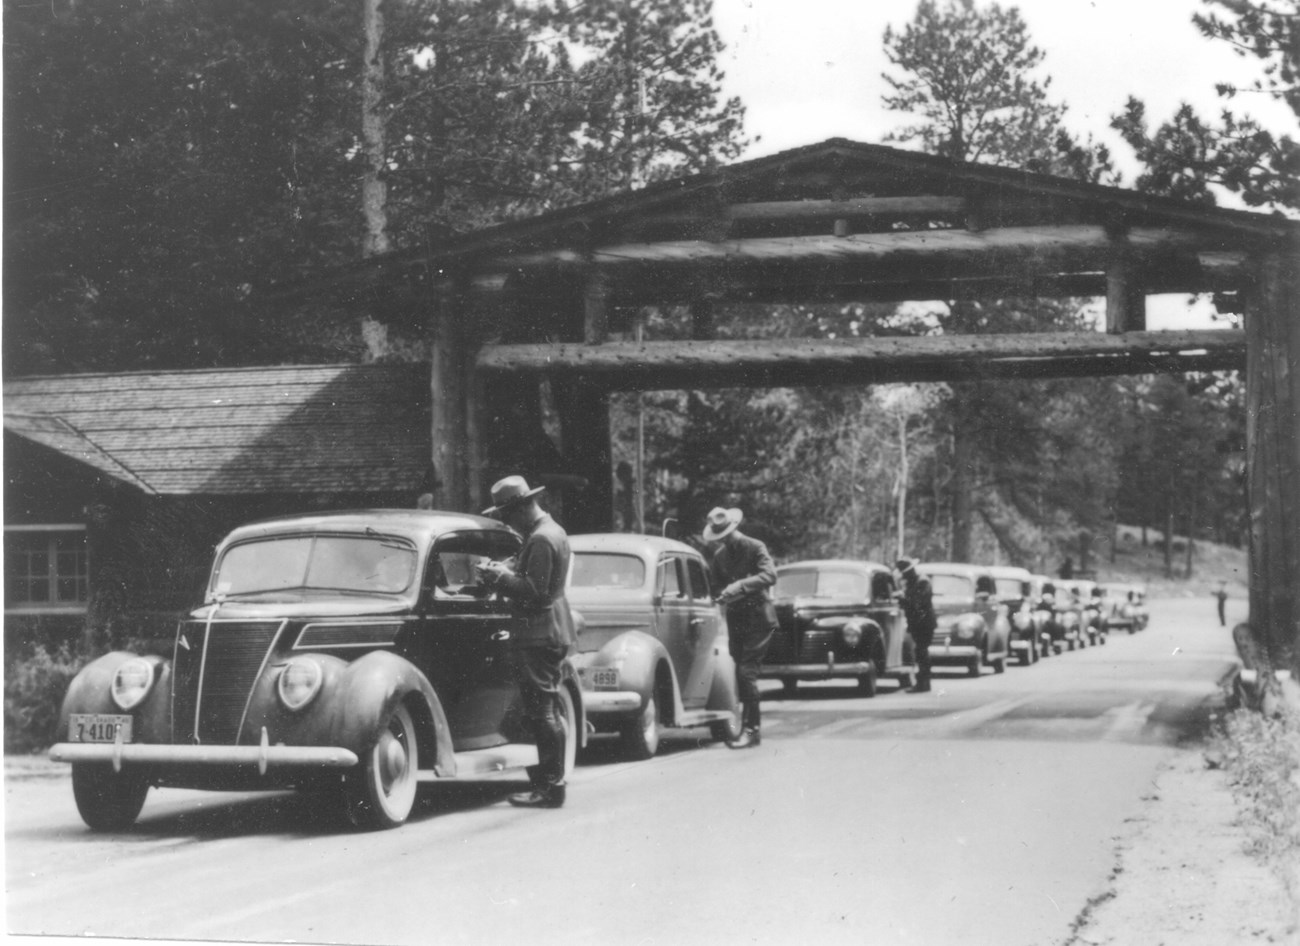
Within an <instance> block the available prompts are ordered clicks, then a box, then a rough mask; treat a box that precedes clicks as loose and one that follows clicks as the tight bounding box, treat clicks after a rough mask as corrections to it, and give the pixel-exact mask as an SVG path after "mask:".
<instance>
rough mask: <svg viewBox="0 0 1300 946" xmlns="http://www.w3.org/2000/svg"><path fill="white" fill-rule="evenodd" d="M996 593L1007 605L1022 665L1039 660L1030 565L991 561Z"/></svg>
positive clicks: (1013, 648)
mask: <svg viewBox="0 0 1300 946" xmlns="http://www.w3.org/2000/svg"><path fill="white" fill-rule="evenodd" d="M988 571H989V574H990V575H992V576H993V589H994V592H993V593H994V596H995V597H996V598H997V599H998V601H1000V602H1002V603H1003V604H1004V605H1006V607H1007V622H1008V624H1009V625H1010V643H1009V645H1008V646H1009V648H1010V650H1011V653H1012V654H1014V655H1015V656H1016V657H1018V658H1019V659H1020V663H1021V665H1022V666H1029V665H1030V664H1034V663H1037V662H1038V658H1039V652H1038V651H1039V646H1040V643H1039V634H1038V631H1037V630H1036V629H1035V627H1034V609H1033V579H1034V576H1033V574H1032V573H1031V572H1030V571H1029V569H1027V568H1016V567H1013V566H1011V565H990V566H989V569H988Z"/></svg>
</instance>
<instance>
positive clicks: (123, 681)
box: [111, 657, 153, 710]
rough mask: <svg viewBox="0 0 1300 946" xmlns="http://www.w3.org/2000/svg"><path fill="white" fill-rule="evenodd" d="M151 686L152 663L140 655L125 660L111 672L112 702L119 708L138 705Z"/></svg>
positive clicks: (127, 708)
mask: <svg viewBox="0 0 1300 946" xmlns="http://www.w3.org/2000/svg"><path fill="white" fill-rule="evenodd" d="M152 686H153V664H151V663H149V661H147V660H145V659H143V658H141V657H132V658H131V659H130V660H127V661H125V662H124V663H123V664H122V665H121V666H120V667H118V668H117V671H116V672H115V673H114V674H113V686H112V688H111V692H112V696H113V702H114V703H116V704H117V706H118V708H119V709H123V710H129V709H131V708H132V707H134V706H138V705H139V703H140V701H141V700H143V699H144V698H145V697H146V696H148V695H149V689H150V687H152Z"/></svg>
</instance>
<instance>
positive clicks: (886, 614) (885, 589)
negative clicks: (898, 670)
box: [868, 569, 905, 672]
mask: <svg viewBox="0 0 1300 946" xmlns="http://www.w3.org/2000/svg"><path fill="white" fill-rule="evenodd" d="M896 590H897V586H896V585H895V584H894V576H893V575H891V574H890V573H889V572H887V571H884V570H883V569H882V570H880V571H876V572H873V573H872V575H871V609H870V611H869V612H868V613H869V614H870V615H871V618H872V620H874V621H876V623H878V624H879V625H880V629H881V630H882V631H883V632H884V634H885V666H884V667H877V668H876V669H877V670H880V671H882V672H883V671H885V670H886V669H889V668H893V667H898V666H901V665H902V664H903V628H904V624H905V621H904V618H903V611H902V609H901V608H900V607H899V606H898V598H897V596H896V594H895V592H896Z"/></svg>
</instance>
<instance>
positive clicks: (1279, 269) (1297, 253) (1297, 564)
mask: <svg viewBox="0 0 1300 946" xmlns="http://www.w3.org/2000/svg"><path fill="white" fill-rule="evenodd" d="M1297 259H1300V239H1297V238H1292V240H1291V241H1290V242H1289V244H1288V243H1283V244H1282V245H1281V246H1278V247H1274V248H1272V249H1270V250H1269V251H1267V252H1265V253H1263V254H1262V255H1261V256H1260V258H1259V259H1258V261H1257V264H1258V265H1257V268H1256V282H1255V285H1254V287H1253V289H1252V291H1251V292H1250V293H1249V297H1248V302H1247V306H1246V410H1247V414H1246V477H1247V495H1248V499H1249V502H1250V625H1251V631H1252V634H1253V635H1254V637H1255V639H1256V640H1257V641H1259V642H1260V643H1262V644H1264V646H1265V647H1266V649H1267V652H1268V654H1269V655H1270V658H1271V662H1272V663H1273V665H1274V666H1283V665H1285V663H1287V662H1289V663H1290V666H1291V669H1292V673H1293V674H1294V675H1295V676H1296V678H1300V607H1297V595H1298V594H1300V370H1298V367H1297V366H1298V363H1300V267H1297V265H1296V260H1297Z"/></svg>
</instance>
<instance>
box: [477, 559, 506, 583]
mask: <svg viewBox="0 0 1300 946" xmlns="http://www.w3.org/2000/svg"><path fill="white" fill-rule="evenodd" d="M477 568H478V572H479V575H480V576H481V577H482V578H483V580H484V581H485V582H487V583H488V584H493V585H494V584H496V583H497V582H498V581H500V580H501V579H502V578H504V577H505V576H507V575H513V574H514V570H513V569H511V567H510V566H509V565H507V564H506V563H505V562H484V563H483V564H482V565H479V566H477Z"/></svg>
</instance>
